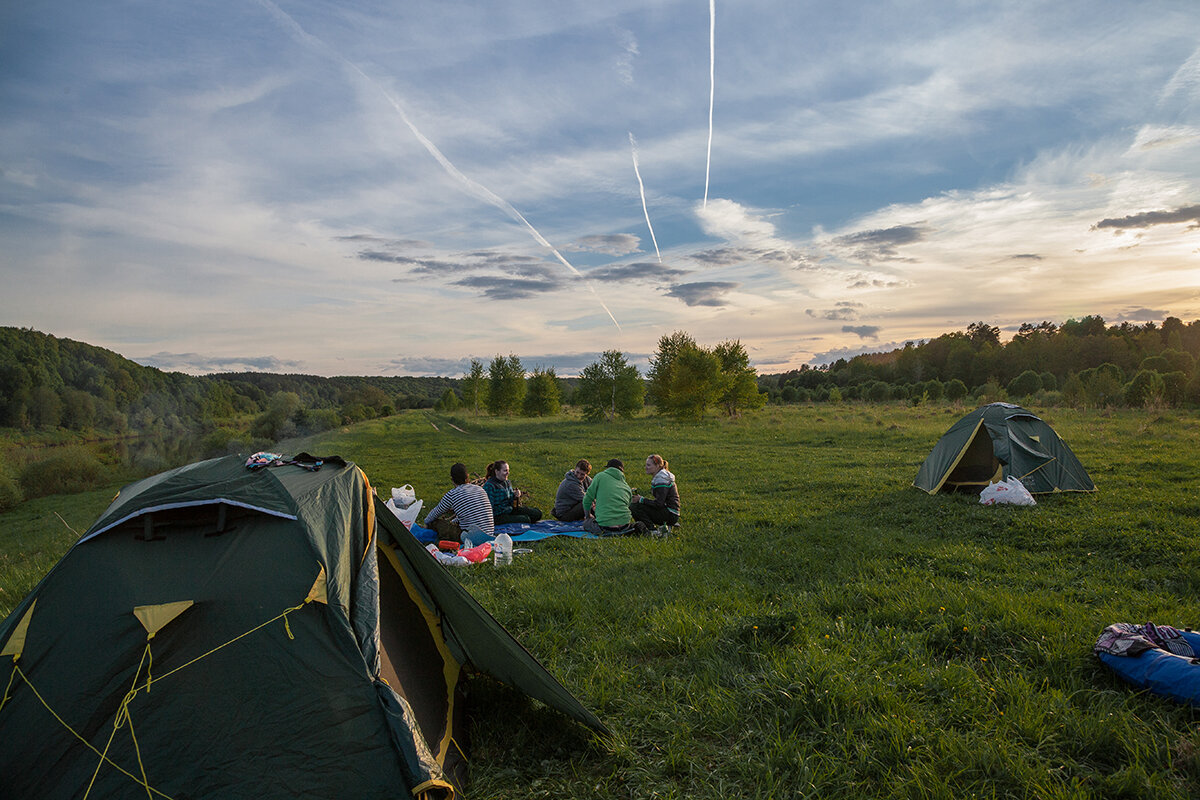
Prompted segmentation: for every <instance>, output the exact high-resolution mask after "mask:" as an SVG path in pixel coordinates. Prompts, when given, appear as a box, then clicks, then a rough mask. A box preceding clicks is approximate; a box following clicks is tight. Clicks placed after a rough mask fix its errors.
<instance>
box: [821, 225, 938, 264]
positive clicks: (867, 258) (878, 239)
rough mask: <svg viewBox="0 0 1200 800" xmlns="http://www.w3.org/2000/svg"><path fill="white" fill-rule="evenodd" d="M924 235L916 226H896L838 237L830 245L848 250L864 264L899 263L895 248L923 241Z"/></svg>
mask: <svg viewBox="0 0 1200 800" xmlns="http://www.w3.org/2000/svg"><path fill="white" fill-rule="evenodd" d="M926 233H927V230H926V229H925V228H922V227H920V226H918V225H897V226H895V227H892V228H884V229H880V230H870V231H858V232H857V233H850V234H846V235H843V236H838V237H836V238H835V239H834V240H833V242H832V245H833V247H835V248H837V249H843V250H849V251H850V257H852V258H854V259H856V260H858V261H862V262H863V263H866V264H870V263H871V262H872V261H899V260H902V259H901V258H900V251H899V250H898V249H897V248H899V247H901V246H903V245H906V244H914V243H916V242H920V241H923V240H924V239H925V234H926Z"/></svg>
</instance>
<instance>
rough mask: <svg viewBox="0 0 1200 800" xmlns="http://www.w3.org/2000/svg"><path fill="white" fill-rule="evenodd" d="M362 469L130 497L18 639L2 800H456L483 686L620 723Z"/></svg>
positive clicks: (217, 468)
mask: <svg viewBox="0 0 1200 800" xmlns="http://www.w3.org/2000/svg"><path fill="white" fill-rule="evenodd" d="M444 570H445V568H444V567H442V566H440V565H439V564H437V562H436V561H435V560H434V559H432V558H430V557H429V554H428V553H426V552H425V551H424V550H423V549H422V547H421V545H420V544H419V543H418V542H417V541H416V540H415V539H414V538H413V537H412V536H411V535H410V534H409V533H408V531H407V530H406V529H405V528H404V526H403V525H401V524H400V523H399V522H398V521H397V520H396V519H395V518H394V517H393V516H392V515H391V514H390V513H389V512H388V511H387V509H386V507H385V506H384V505H383V503H381V502H380V501H379V500H378V498H376V497H375V496H374V493H373V492H372V491H371V488H370V485H369V483H368V482H367V479H366V476H365V475H364V474H363V473H362V471H361V470H359V469H358V467H356V466H354V465H353V464H347V463H346V462H343V461H342V460H341V459H334V460H327V461H326V462H325V463H324V465H323V466H322V467H321V468H320V469H319V470H317V471H312V470H310V469H306V468H303V467H301V466H297V465H285V466H272V467H267V468H263V469H259V470H257V471H250V470H248V469H247V468H246V467H245V465H244V460H243V459H242V458H240V457H236V456H230V457H226V458H220V459H214V460H211V461H204V462H200V463H197V464H193V465H191V466H187V467H183V468H181V469H176V470H172V471H170V472H166V473H163V474H161V475H158V476H155V477H152V478H147V479H146V480H143V481H140V482H137V483H134V484H131V485H130V486H128V487H126V488H125V489H124V490H122V491H121V493H120V494H119V495H118V496H117V498H116V499H115V500H114V502H113V503H112V505H111V506H110V507H109V508H108V510H107V511H106V512H105V513H104V514H103V515H102V517H101V518H100V520H99V521H97V522H96V523H95V524H94V525H93V526H92V527H91V528H90V529H89V530H88V531H87V533H86V534H84V536H83V537H82V538H81V539H80V540H79V541H78V542H77V543H76V544H75V546H74V547H73V548H72V549H71V550H70V551H69V552H68V553H67V554H66V555H65V556H64V557H63V559H62V560H61V561H60V562H59V563H58V564H57V565H56V566H55V567H54V569H53V570H51V572H50V573H49V574H48V575H47V576H46V577H45V578H44V579H43V580H42V581H41V583H40V584H39V585H38V586H37V587H36V588H35V589H34V591H33V592H31V593H30V595H29V596H28V597H27V598H25V600H24V601H23V602H22V603H21V604H20V605H19V606H18V607H17V609H16V610H15V611H14V612H13V613H12V615H11V616H10V617H9V618H8V619H7V620H5V622H4V624H3V625H2V626H0V682H3V684H4V685H5V686H6V688H5V690H4V694H3V698H2V703H0V786H2V787H3V788H2V790H0V794H3V795H4V796H8V797H31V798H32V797H38V798H58V797H62V798H83V797H86V798H89V800H99V798H128V797H139V796H148V797H151V798H175V800H184V798H216V797H221V798H254V800H267V798H289V799H290V798H296V797H329V798H333V797H338V798H341V797H346V798H350V797H353V798H393V797H394V798H406V797H414V796H415V797H419V798H440V797H453V796H454V795H455V793H456V792H457V791H458V790H459V789H460V786H461V782H462V780H463V778H464V776H465V754H464V753H462V752H461V751H460V749H459V742H461V741H462V737H463V731H462V729H461V726H462V702H461V686H460V681H461V679H462V678H463V677H464V674H465V672H466V671H468V670H470V669H474V670H477V671H478V672H482V673H485V674H487V675H490V676H492V677H494V678H495V679H497V680H499V681H502V682H504V683H506V684H509V685H511V686H513V687H516V688H517V689H520V690H522V691H523V692H525V693H526V694H528V695H529V696H531V697H534V698H537V699H538V700H540V701H542V702H544V703H546V704H547V705H549V706H551V707H554V708H557V709H559V710H561V711H562V712H564V713H565V714H567V715H569V716H571V717H573V718H575V719H576V720H579V721H580V722H582V723H583V724H585V725H587V726H589V727H591V728H592V729H594V730H596V731H599V732H603V730H604V726H603V725H602V723H601V722H600V721H599V720H598V719H597V718H596V717H595V716H594V715H593V714H592V713H590V712H589V711H587V710H586V709H585V708H584V707H583V706H582V705H580V703H579V702H578V701H577V700H576V699H575V698H574V697H573V696H572V695H571V694H570V693H569V692H568V691H567V690H566V689H565V688H563V686H562V685H561V684H559V682H558V681H556V680H555V679H554V678H553V677H552V676H551V675H550V674H549V673H547V672H546V670H545V669H544V668H543V667H542V666H541V665H540V664H538V662H537V661H536V659H534V657H533V656H532V655H530V654H529V653H528V652H527V651H526V650H525V649H524V648H522V647H521V645H520V644H519V643H517V642H516V640H514V639H513V638H512V636H511V635H510V634H509V633H508V632H507V631H505V630H504V628H503V627H501V626H500V624H499V623H497V622H496V621H495V619H493V618H492V617H491V616H490V615H489V614H488V613H487V612H486V611H484V610H483V608H481V607H480V606H479V604H478V603H476V602H475V600H474V599H473V598H471V596H470V595H469V594H467V592H466V591H465V590H464V589H463V588H462V587H461V586H460V585H459V584H458V582H457V581H455V580H454V579H453V577H451V576H450V575H448V574H446V573H445V571H444Z"/></svg>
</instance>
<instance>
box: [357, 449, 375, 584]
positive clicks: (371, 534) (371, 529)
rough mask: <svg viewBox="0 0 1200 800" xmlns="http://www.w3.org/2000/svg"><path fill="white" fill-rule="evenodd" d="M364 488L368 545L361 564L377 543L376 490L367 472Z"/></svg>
mask: <svg viewBox="0 0 1200 800" xmlns="http://www.w3.org/2000/svg"><path fill="white" fill-rule="evenodd" d="M362 477H363V490H364V491H365V492H366V493H367V496H366V500H365V501H364V503H365V505H366V506H367V546H366V547H364V548H363V556H362V560H361V561H359V566H361V565H362V564H363V563H364V562H365V561H366V560H367V555H369V554H370V552H371V547H373V546H374V544H375V490H374V489H372V488H371V481H370V480H368V479H367V473H365V472H364V473H363V474H362Z"/></svg>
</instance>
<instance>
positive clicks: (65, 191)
mask: <svg viewBox="0 0 1200 800" xmlns="http://www.w3.org/2000/svg"><path fill="white" fill-rule="evenodd" d="M1197 11H1198V9H1197V7H1196V4H1195V2H1194V0H1145V1H1144V2H1137V3H1130V2H1127V0H1120V1H1119V2H1113V1H1110V0H1086V2H1082V1H1076V0H1066V1H1065V2H1064V1H1063V0H1059V1H1058V2H1021V0H1004V2H999V1H997V2H982V1H981V0H960V1H958V2H949V1H947V0H921V1H920V2H917V0H910V1H908V2H873V3H828V2H815V1H812V2H810V0H738V2H736V3H734V2H727V1H726V0H710V2H708V3H706V2H703V0H687V1H686V2H684V1H683V0H678V1H676V0H636V1H635V0H607V1H606V2H604V3H596V2H593V0H586V1H584V0H579V1H577V0H554V2H550V1H549V0H538V1H537V2H535V1H534V0H509V1H508V2H505V3H496V2H458V1H456V0H405V2H403V3H397V2H379V1H378V0H362V2H354V3H328V2H312V1H311V0H239V1H238V2H226V1H225V0H194V2H189V3H161V2H121V1H120V0H118V1H117V2H106V3H95V2H83V1H81V0H57V1H55V2H46V3H6V4H3V6H0V324H2V325H11V326H18V327H28V328H33V329H36V330H39V331H42V332H45V333H50V334H53V335H55V336H59V337H65V338H71V339H76V340H79V341H85V342H88V343H90V344H94V345H98V346H101V347H106V348H108V349H111V350H114V351H116V352H118V353H120V354H121V355H123V356H125V357H127V358H131V359H133V360H135V361H137V362H139V363H142V364H147V365H151V366H156V367H159V368H161V369H166V370H178V371H182V372H187V373H190V374H205V373H212V372H225V371H240V370H252V371H263V372H290V373H307V374H316V375H445V376H457V375H461V374H462V373H463V372H464V371H465V370H466V369H468V368H469V364H470V361H471V359H479V360H480V361H482V362H483V363H484V365H485V366H486V365H487V364H488V362H489V361H490V360H491V359H492V358H493V357H495V356H497V355H517V356H519V357H520V358H521V361H522V363H523V364H524V365H525V366H526V367H527V368H528V369H533V368H548V367H553V368H554V369H555V370H556V371H557V372H558V374H559V375H564V376H565V375H574V374H577V373H578V371H579V370H580V369H582V368H583V367H584V366H586V365H587V364H589V363H592V362H593V361H595V360H597V358H598V357H599V354H600V353H601V352H602V351H604V350H610V349H616V350H620V351H622V352H624V353H625V354H626V355H627V356H628V357H629V359H630V361H632V362H633V363H635V364H638V365H639V366H641V367H643V368H644V367H645V365H646V363H647V360H648V359H649V358H650V357H651V356H652V355H653V353H654V351H655V350H656V347H657V343H658V340H659V338H660V337H662V336H664V335H669V334H671V333H672V332H674V331H678V330H682V331H686V332H688V333H689V334H690V335H691V336H692V337H693V338H694V339H695V340H696V341H697V342H698V343H700V344H702V345H705V346H712V345H716V344H718V343H720V342H723V341H727V340H733V339H736V340H739V341H740V342H741V343H742V344H743V345H744V346H745V348H746V350H747V352H748V353H749V355H750V358H751V362H752V364H754V365H755V367H756V368H757V369H758V371H759V372H760V373H774V372H781V371H785V370H789V369H797V368H799V367H800V366H801V365H804V364H810V365H818V364H824V363H829V362H831V361H833V360H835V359H837V358H840V357H849V356H852V355H854V354H857V353H862V352H877V351H885V350H890V349H892V348H895V347H898V346H902V345H903V344H904V343H905V342H907V341H920V340H923V339H929V338H933V337H936V336H938V335H940V334H942V333H946V332H951V331H957V330H965V329H966V327H967V325H969V324H970V323H972V322H975V321H983V322H986V323H988V324H990V325H995V326H997V327H999V328H1000V329H1001V331H1002V336H1007V335H1010V334H1011V333H1012V332H1013V331H1015V330H1016V329H1017V328H1018V327H1019V326H1020V324H1021V323H1023V322H1031V323H1038V322H1041V321H1043V320H1048V321H1051V322H1055V323H1062V322H1063V321H1065V320H1067V319H1070V318H1080V317H1082V316H1085V315H1088V314H1098V315H1100V316H1102V317H1104V319H1105V320H1106V321H1107V322H1109V323H1110V324H1113V323H1117V322H1121V321H1130V322H1135V323H1144V322H1156V323H1157V322H1161V321H1162V320H1163V319H1164V318H1166V317H1167V316H1176V317H1179V318H1181V319H1183V320H1184V321H1185V322H1190V321H1192V320H1194V319H1197V318H1200V13H1197Z"/></svg>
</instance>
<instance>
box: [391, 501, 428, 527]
mask: <svg viewBox="0 0 1200 800" xmlns="http://www.w3.org/2000/svg"><path fill="white" fill-rule="evenodd" d="M384 505H385V506H387V507H388V511H391V512H392V513H393V514H395V515H396V519H398V520H400V521H401V522H403V523H404V527H406V528H408V529H409V530H412V526H413V523H414V522H416V521H417V516H418V515H419V514H420V513H421V506H423V505H425V501H424V500H414V501H413V502H412V503H410V504H409V505H407V506H405V507H403V508H402V507H400V506H398V505H396V500H395V498H393V499H391V500H388V501H387V502H386V503H384Z"/></svg>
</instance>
